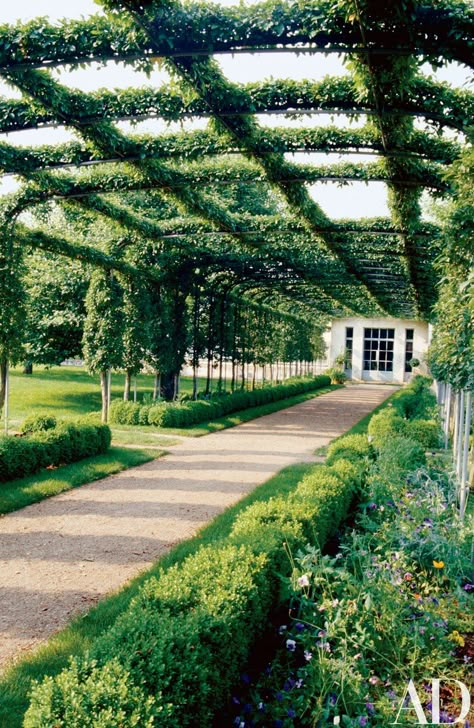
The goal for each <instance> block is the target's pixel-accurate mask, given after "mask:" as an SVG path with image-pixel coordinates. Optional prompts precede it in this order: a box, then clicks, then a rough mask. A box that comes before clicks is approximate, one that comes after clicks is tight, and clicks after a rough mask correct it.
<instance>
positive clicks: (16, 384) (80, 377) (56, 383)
mask: <svg viewBox="0 0 474 728" xmlns="http://www.w3.org/2000/svg"><path fill="white" fill-rule="evenodd" d="M153 380H154V377H153V376H152V375H151V374H141V375H140V376H138V378H137V393H138V396H139V398H140V399H141V397H142V396H143V394H145V393H148V394H150V395H151V394H152V392H153ZM123 383H124V375H123V374H113V375H112V399H113V398H117V397H118V398H120V397H122V396H123ZM191 391H192V380H191V378H189V377H182V378H181V392H191ZM100 408H101V395H100V386H99V378H98V377H97V376H91V375H90V374H88V373H87V372H86V371H85V369H83V368H82V367H69V366H65V367H51V369H46V368H45V367H39V366H35V368H34V370H33V374H29V375H27V374H23V373H22V369H21V368H18V369H13V370H12V372H11V375H10V412H9V415H10V421H11V422H12V424H13V425H18V424H20V422H21V421H22V420H23V419H24V418H25V417H26V416H27V415H30V414H33V413H36V412H50V413H52V414H54V415H56V416H57V417H80V416H82V415H85V414H87V413H88V412H97V411H99V410H100Z"/></svg>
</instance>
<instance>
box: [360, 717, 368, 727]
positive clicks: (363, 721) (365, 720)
mask: <svg viewBox="0 0 474 728" xmlns="http://www.w3.org/2000/svg"><path fill="white" fill-rule="evenodd" d="M359 725H362V726H365V725H367V718H366V716H365V715H361V716H360V718H359Z"/></svg>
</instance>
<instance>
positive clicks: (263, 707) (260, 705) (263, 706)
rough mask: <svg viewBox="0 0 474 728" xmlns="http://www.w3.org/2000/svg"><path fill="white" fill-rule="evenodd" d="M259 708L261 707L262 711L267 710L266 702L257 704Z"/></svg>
mask: <svg viewBox="0 0 474 728" xmlns="http://www.w3.org/2000/svg"><path fill="white" fill-rule="evenodd" d="M257 708H258V709H259V710H260V711H262V712H263V711H264V710H265V703H259V704H258V705H257Z"/></svg>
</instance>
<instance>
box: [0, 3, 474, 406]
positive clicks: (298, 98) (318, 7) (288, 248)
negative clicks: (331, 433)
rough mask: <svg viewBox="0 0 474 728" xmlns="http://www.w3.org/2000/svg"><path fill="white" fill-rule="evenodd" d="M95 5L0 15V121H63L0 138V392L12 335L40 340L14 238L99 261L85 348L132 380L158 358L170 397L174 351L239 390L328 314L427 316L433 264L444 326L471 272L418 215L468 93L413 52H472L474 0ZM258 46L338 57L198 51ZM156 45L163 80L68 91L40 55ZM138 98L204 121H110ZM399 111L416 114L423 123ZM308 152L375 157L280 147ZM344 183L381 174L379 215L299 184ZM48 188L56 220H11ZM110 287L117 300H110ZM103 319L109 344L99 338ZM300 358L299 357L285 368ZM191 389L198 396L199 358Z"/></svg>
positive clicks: (151, 62) (467, 59)
mask: <svg viewBox="0 0 474 728" xmlns="http://www.w3.org/2000/svg"><path fill="white" fill-rule="evenodd" d="M103 5H104V7H105V8H106V9H107V11H108V12H107V14H106V15H100V16H93V17H91V18H86V19H82V20H77V21H76V20H72V21H63V22H60V23H58V24H54V25H50V24H48V23H47V22H46V21H45V20H44V19H38V20H36V21H32V22H30V23H26V24H18V25H16V26H14V27H13V26H12V27H10V26H2V28H1V29H0V73H1V74H2V75H3V77H4V79H5V80H6V81H7V82H8V83H9V84H11V85H13V86H14V87H15V88H16V89H18V90H20V91H21V94H22V96H21V98H20V99H6V98H3V99H2V98H0V111H1V113H0V131H2V132H11V131H19V130H21V129H30V130H33V129H36V128H39V127H45V126H48V125H50V126H54V125H58V124H60V125H64V126H66V128H68V129H70V130H73V131H74V133H75V137H76V139H75V141H73V142H68V143H66V144H59V145H44V146H42V147H39V146H31V147H20V146H16V145H12V144H10V143H8V142H2V143H0V168H1V170H2V171H3V172H4V173H8V174H15V175H18V176H19V177H20V178H21V180H22V186H21V188H20V189H19V190H18V192H16V193H14V194H12V195H10V196H8V197H7V198H6V200H5V202H4V204H3V208H2V209H3V212H2V214H3V217H2V220H1V221H0V222H1V225H0V239H1V242H0V263H1V265H0V268H1V271H0V275H1V276H2V278H1V280H0V283H1V287H2V290H1V291H0V303H1V304H2V306H1V310H0V316H1V317H2V324H3V325H2V330H1V333H0V337H1V343H0V372H3V374H1V376H0V380H1V382H3V385H0V386H2V387H3V391H4V390H5V383H6V371H7V369H8V364H9V363H11V362H13V361H15V360H17V359H18V357H20V356H22V355H23V353H22V352H23V349H22V346H23V344H25V345H26V349H25V351H31V350H33V349H34V346H35V341H34V336H33V334H32V326H31V325H30V327H29V329H28V328H27V330H26V333H25V331H24V325H23V320H24V315H23V313H22V307H24V295H23V289H22V285H23V282H22V280H21V276H20V268H21V257H22V251H23V249H31V248H34V249H36V248H38V249H41V250H43V251H47V254H48V255H50V256H53V257H57V256H65V257H68V258H72V259H75V260H76V261H81V262H85V263H87V265H88V266H91V267H92V268H93V269H94V270H95V272H94V274H93V277H92V280H91V285H90V289H89V294H88V296H87V308H88V316H87V318H88V322H87V324H86V331H85V333H84V341H85V342H86V347H85V349H86V355H87V358H88V361H89V362H90V363H92V366H93V367H94V368H95V369H96V370H97V371H102V373H104V372H105V371H109V370H110V368H111V367H116V368H120V369H122V370H125V371H126V372H128V374H127V382H128V384H127V385H126V392H125V395H126V396H127V390H129V387H130V378H131V377H132V376H133V374H134V373H135V372H136V371H138V368H139V367H140V366H141V364H142V363H143V362H146V363H147V364H148V365H150V366H151V367H152V368H153V370H154V371H155V372H156V373H157V377H158V376H159V377H161V384H162V392H161V393H162V394H165V395H166V396H167V397H173V396H176V393H177V390H178V375H179V370H180V368H181V365H182V363H183V361H184V360H185V358H186V357H188V358H190V359H191V361H192V364H193V366H194V369H195V370H196V366H197V362H198V360H199V358H201V357H203V356H207V359H208V362H209V377H208V382H207V386H206V389H208V390H209V391H210V390H211V388H212V385H211V376H210V375H211V373H213V372H214V371H215V370H214V367H216V368H217V387H218V388H219V389H223V388H224V387H225V386H226V382H225V381H224V379H225V377H224V371H225V367H224V364H225V362H229V361H230V362H231V363H232V376H231V383H230V386H231V388H235V387H236V386H237V380H239V381H240V382H244V383H245V379H246V377H247V376H248V364H249V363H250V364H251V365H252V364H255V365H256V366H260V367H262V369H263V368H264V367H265V368H266V367H270V371H271V368H272V367H273V366H274V362H277V361H279V360H280V361H286V362H289V361H298V362H309V361H311V357H313V356H314V355H315V352H316V351H318V349H319V346H320V344H319V342H320V331H321V327H322V326H323V325H324V322H325V321H327V320H328V319H329V318H331V317H335V316H341V315H353V314H355V315H359V316H387V315H391V316H397V317H405V318H416V317H418V318H422V319H425V320H429V319H430V318H431V317H432V316H433V310H434V309H433V306H434V304H435V301H436V296H437V285H438V282H439V279H440V277H441V276H443V275H444V276H445V277H446V280H447V279H448V278H449V275H452V280H451V284H450V285H451V287H450V288H449V289H448V288H446V289H445V290H446V293H445V294H442V296H441V299H440V304H439V306H440V307H441V308H438V309H436V311H437V314H436V315H437V320H438V322H439V325H440V326H441V325H442V322H443V321H444V320H445V319H444V318H443V317H444V313H443V312H446V317H447V318H446V327H447V326H449V323H448V322H449V320H450V319H449V316H448V313H447V311H448V309H449V304H448V301H449V297H450V296H452V295H453V293H454V292H455V291H458V293H459V294H460V295H461V294H462V295H464V294H465V293H466V292H469V290H470V288H469V285H470V283H469V280H470V278H469V276H468V277H467V279H466V277H465V270H464V269H463V267H462V261H458V262H456V260H455V258H454V257H453V254H451V253H450V258H449V265H448V267H446V266H445V267H443V268H442V269H441V268H439V267H435V266H434V261H435V259H436V258H437V256H438V255H439V253H440V251H441V250H442V249H443V248H444V247H445V240H444V236H445V235H447V236H448V237H449V235H450V233H449V232H447V231H446V229H445V228H444V227H443V225H433V224H427V223H426V222H424V221H423V220H422V219H421V214H420V197H421V192H422V190H428V191H429V192H430V194H432V195H437V196H442V197H449V196H452V195H464V194H465V191H462V190H461V188H460V186H459V184H458V182H456V180H455V179H454V177H453V176H452V175H449V173H448V174H446V173H445V172H446V170H447V169H448V170H449V168H450V167H451V166H452V165H454V167H453V169H455V168H456V164H457V162H456V160H458V159H459V157H460V154H461V152H462V150H463V148H465V147H466V142H465V138H464V137H463V136H462V134H466V132H467V130H468V127H469V125H470V124H471V123H472V118H473V113H474V95H473V94H472V93H471V92H470V91H468V90H465V89H456V88H452V87H450V86H449V85H448V84H445V83H440V82H438V81H435V80H433V79H430V78H427V77H426V76H425V75H424V74H423V72H422V64H424V63H426V62H428V63H430V64H431V65H432V66H440V65H442V64H443V63H445V62H447V61H448V62H456V63H460V64H464V65H465V66H467V67H469V66H472V58H473V57H474V54H473V42H472V30H473V27H474V14H473V12H472V7H471V6H470V4H468V3H466V2H463V1H462V0H446V1H443V2H442V3H439V2H435V0H428V1H427V2H421V0H389V2H387V3H380V2H377V1H376V0H349V1H348V2H346V1H345V0H337V2H328V0H314V1H313V0H311V1H310V0H308V1H307V2H306V0H304V1H303V2H300V3H297V4H295V3H294V2H290V1H287V0H270V2H262V3H256V4H253V5H252V6H250V7H246V6H232V7H223V8H221V7H219V6H218V5H216V6H214V5H212V6H207V5H204V6H203V5H202V4H201V3H199V2H186V3H181V2H179V0H167V1H166V2H165V3H164V2H161V1H160V0H141V1H140V2H136V0H104V2H103ZM71 39H73V42H72V41H71ZM257 51H258V52H262V53H276V52H277V53H278V57H280V58H282V57H284V54H286V53H294V52H298V53H311V54H318V53H324V54H330V53H337V54H343V55H344V57H345V58H346V60H347V64H346V65H347V67H348V70H349V74H348V75H347V76H344V77H341V78H335V77H325V78H324V79H322V80H319V81H314V80H312V79H308V80H301V81H292V80H288V79H286V80H285V79H278V78H276V79H271V80H269V81H258V82H253V83H250V84H237V83H232V82H230V81H229V80H228V79H227V78H226V77H225V76H224V74H223V73H222V71H221V68H220V66H219V65H218V64H217V63H216V60H215V58H214V56H215V55H216V54H217V53H220V52H232V53H236V54H242V53H253V52H257ZM157 58H159V59H160V63H163V64H165V66H166V67H167V69H168V70H169V71H170V73H171V75H172V78H173V83H172V84H164V85H163V86H162V87H160V88H152V87H150V88H140V89H137V88H131V89H125V90H121V91H119V92H111V91H105V90H100V91H97V92H94V93H84V92H82V91H79V90H76V89H71V88H69V87H66V86H65V85H63V84H61V83H60V82H59V81H58V80H57V78H56V77H55V76H54V75H53V74H52V73H51V68H53V67H61V66H63V65H67V66H69V67H72V68H74V67H75V66H78V65H80V64H84V63H85V64H89V65H90V64H94V63H99V64H106V63H107V62H110V61H122V62H123V63H125V64H126V65H128V66H130V67H131V68H137V69H140V70H147V71H152V70H153V69H154V68H155V65H156V62H157V61H156V59H157ZM98 73H99V71H98ZM257 114H259V115H265V116H269V117H271V120H272V121H273V122H274V121H275V118H276V117H278V115H283V114H289V115H291V116H293V117H294V116H299V117H302V116H303V115H313V114H339V115H340V116H346V117H347V118H348V119H350V118H351V117H354V116H355V115H358V116H363V117H365V119H364V123H363V124H362V126H361V127H360V128H357V129H354V128H349V127H348V128H346V129H341V128H339V126H334V125H330V126H327V127H326V126H324V127H321V128H319V127H314V125H310V124H308V126H307V128H305V127H299V128H290V127H289V126H288V125H287V126H285V127H282V128H274V124H271V125H269V126H268V127H267V126H266V125H265V126H264V125H262V124H260V123H259V122H258V119H257ZM154 117H157V118H160V119H161V120H164V121H181V120H183V119H185V118H190V117H193V118H198V119H200V120H201V121H202V120H203V119H210V123H209V124H208V127H207V128H206V129H202V130H199V131H191V132H189V131H182V132H178V133H160V134H157V135H150V134H147V135H145V134H132V133H125V132H124V131H123V130H122V129H120V128H119V126H118V125H117V124H116V122H118V121H121V120H124V119H127V120H132V121H139V120H142V119H147V118H154ZM415 119H418V120H422V121H423V120H424V121H425V122H427V124H429V125H430V127H429V128H426V129H422V128H420V124H419V123H418V124H415V123H414V122H415ZM445 129H448V130H449V131H450V135H451V136H448V135H446V134H445V133H444V130H445ZM433 130H434V131H435V132H436V133H433ZM453 130H454V132H455V133H456V132H457V133H458V136H457V138H456V137H455V138H452V136H453ZM308 152H319V153H321V152H334V153H337V154H338V155H340V157H341V156H342V155H344V154H348V153H350V154H366V153H370V154H372V155H374V161H373V162H370V163H365V162H363V163H360V164H358V163H355V162H352V161H351V162H350V163H348V162H344V161H341V159H340V158H339V159H338V161H337V162H336V163H334V164H327V165H323V164H319V163H318V164H301V163H298V162H296V161H291V162H290V161H289V159H288V157H287V156H286V155H287V154H288V153H295V155H297V154H299V153H308ZM296 158H297V157H296ZM351 181H363V182H367V183H369V182H372V181H383V182H384V183H385V184H386V185H387V188H388V190H389V206H390V218H388V219H384V218H382V219H372V220H356V221H355V220H342V221H340V220H338V221H335V220H332V219H330V218H329V217H328V216H327V215H326V214H325V212H324V210H323V209H322V208H321V207H320V206H319V204H318V202H317V199H316V198H315V196H314V195H313V196H312V195H311V194H310V192H309V188H308V187H309V185H310V184H313V183H316V182H317V183H329V182H337V183H339V184H349V183H350V182H351ZM45 201H52V204H54V205H55V206H56V207H59V208H61V209H63V210H65V211H68V213H69V215H70V218H69V219H70V220H71V221H72V222H71V226H70V227H68V226H64V229H62V228H60V227H56V228H55V229H51V226H49V225H47V224H42V223H41V221H40V223H39V224H38V225H37V226H36V227H32V225H31V217H28V216H27V217H24V218H22V219H19V218H20V217H21V215H22V213H23V212H25V211H28V212H31V211H32V210H34V209H35V208H36V207H38V206H41V205H43V203H44V202H45ZM83 219H86V220H88V221H92V222H91V224H90V225H89V222H88V223H87V225H84V223H83V222H82V221H83ZM99 221H100V222H99ZM94 226H102V230H103V235H101V236H99V237H97V236H95V235H94V234H93V230H94ZM111 240H112V241H115V242H114V245H110V244H109V242H110V241H111ZM456 247H457V243H455V242H453V250H454V249H456ZM459 247H460V248H461V246H459ZM150 251H151V252H150ZM461 257H462V256H461ZM448 268H449V271H451V273H449V274H448V273H447V271H448ZM81 270H82V269H81ZM459 284H461V288H459ZM456 286H458V287H457V288H456ZM148 295H149V296H150V307H149V312H147V311H148V304H147V302H146V299H147V296H148ZM443 301H445V303H443ZM463 301H464V299H463ZM108 304H110V305H111V306H112V305H113V306H115V307H116V308H115V310H114V311H113V312H109V313H108V314H107V313H106V309H107V305H108ZM94 307H97V308H98V309H100V311H101V312H102V313H103V315H102V317H99V316H98V315H97V314H96V313H94V311H93V310H92V309H93V308H94ZM120 320H121V321H122V323H121V324H119V323H117V322H119V321H120ZM466 321H467V324H469V319H466ZM140 322H143V326H141V325H140ZM148 322H149V325H148ZM308 322H314V325H313V323H311V324H309V323H308ZM94 327H97V331H98V336H97V337H96V342H95V344H94V340H93V338H94V337H93V331H94ZM118 329H120V331H118ZM28 331H29V332H30V333H28ZM102 331H105V332H106V334H105V335H104V336H102V333H101V332H102ZM76 333H77V332H76ZM99 334H100V335H99ZM116 335H117V337H118V338H117V348H116V349H114V350H113V351H112V349H109V350H107V346H108V344H107V342H109V343H110V342H114V341H115V337H116ZM148 335H150V338H149V339H147V337H148ZM119 339H120V341H119ZM71 340H72V337H71ZM435 341H436V338H435ZM99 342H100V345H99ZM94 346H95V348H94ZM37 348H38V347H37ZM59 348H60V347H59ZM58 350H59V349H58ZM447 356H448V355H447ZM452 356H454V354H453V352H452V351H451V354H450V355H449V356H448V358H449V357H452ZM239 368H240V371H239V372H238V369H239ZM307 368H308V366H307V364H301V363H299V364H298V368H297V371H298V372H301V371H303V370H305V369H307ZM295 369H296V367H295V365H293V364H292V372H294V371H295ZM252 374H253V372H252ZM265 374H266V371H265ZM270 376H271V377H272V378H273V376H272V374H271V375H270ZM242 377H243V378H242ZM104 382H105V380H104ZM156 389H157V388H156ZM194 390H195V391H194V395H195V396H196V394H197V380H196V378H195V387H194ZM156 393H157V394H158V391H157V392H156ZM2 396H4V395H2ZM104 396H105V395H104ZM0 400H1V396H0ZM105 400H107V397H106V398H105ZM105 400H104V401H105ZM104 406H106V405H104Z"/></svg>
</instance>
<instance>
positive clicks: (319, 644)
mask: <svg viewBox="0 0 474 728" xmlns="http://www.w3.org/2000/svg"><path fill="white" fill-rule="evenodd" d="M316 647H319V649H321V650H324V651H325V652H331V646H330V644H329V642H324V640H319V642H316Z"/></svg>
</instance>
